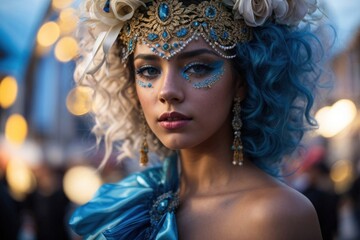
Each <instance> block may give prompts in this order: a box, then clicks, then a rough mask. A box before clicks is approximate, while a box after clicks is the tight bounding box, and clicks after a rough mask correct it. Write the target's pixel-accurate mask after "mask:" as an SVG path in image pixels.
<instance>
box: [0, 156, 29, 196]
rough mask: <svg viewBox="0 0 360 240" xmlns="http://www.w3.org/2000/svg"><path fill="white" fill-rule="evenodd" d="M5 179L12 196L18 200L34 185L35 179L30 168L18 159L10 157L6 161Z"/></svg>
mask: <svg viewBox="0 0 360 240" xmlns="http://www.w3.org/2000/svg"><path fill="white" fill-rule="evenodd" d="M6 180H7V182H8V184H9V187H10V192H11V194H12V196H13V197H14V198H15V199H17V200H19V201H21V200H23V199H24V198H25V196H26V195H27V194H28V193H30V192H32V191H33V190H34V188H35V186H36V179H35V176H34V174H33V173H32V171H31V169H29V168H28V166H27V165H26V164H25V163H24V162H23V161H21V160H19V159H11V160H10V161H9V162H8V164H7V167H6Z"/></svg>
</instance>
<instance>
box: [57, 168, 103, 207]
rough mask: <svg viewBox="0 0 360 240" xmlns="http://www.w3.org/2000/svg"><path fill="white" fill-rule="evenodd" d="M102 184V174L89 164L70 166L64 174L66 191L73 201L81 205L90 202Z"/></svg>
mask: <svg viewBox="0 0 360 240" xmlns="http://www.w3.org/2000/svg"><path fill="white" fill-rule="evenodd" d="M101 184H102V181H101V178H100V176H99V175H98V174H97V172H96V170H95V169H94V168H92V167H89V166H76V167H73V168H70V169H69V170H68V171H67V172H66V173H65V175H64V182H63V186H64V192H65V194H66V196H67V197H68V198H69V199H70V200H71V201H72V202H74V203H76V204H79V205H81V204H84V203H86V202H88V201H89V200H90V199H91V198H92V197H93V196H94V194H95V192H96V191H97V190H98V189H99V187H100V186H101Z"/></svg>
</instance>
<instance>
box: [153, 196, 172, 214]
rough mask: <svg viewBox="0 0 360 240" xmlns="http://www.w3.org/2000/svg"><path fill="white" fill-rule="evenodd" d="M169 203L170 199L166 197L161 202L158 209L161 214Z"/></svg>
mask: <svg viewBox="0 0 360 240" xmlns="http://www.w3.org/2000/svg"><path fill="white" fill-rule="evenodd" d="M168 205H169V199H164V200H162V201H161V202H160V203H159V205H158V206H157V209H156V210H158V212H159V213H160V214H161V213H164V212H165V210H166V209H167V207H168Z"/></svg>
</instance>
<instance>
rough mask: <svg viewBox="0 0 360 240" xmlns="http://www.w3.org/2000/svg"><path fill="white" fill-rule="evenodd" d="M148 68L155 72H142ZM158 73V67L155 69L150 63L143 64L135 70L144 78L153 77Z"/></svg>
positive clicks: (149, 78)
mask: <svg viewBox="0 0 360 240" xmlns="http://www.w3.org/2000/svg"><path fill="white" fill-rule="evenodd" d="M149 70H155V71H156V74H149V73H148V74H144V73H145V72H146V71H149ZM160 73H161V71H160V70H159V69H157V68H156V67H154V66H151V65H144V66H142V67H140V68H139V69H137V70H136V75H138V76H140V77H141V78H143V79H146V80H152V79H155V78H156V77H157V76H158V74H160Z"/></svg>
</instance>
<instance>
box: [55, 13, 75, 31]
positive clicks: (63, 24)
mask: <svg viewBox="0 0 360 240" xmlns="http://www.w3.org/2000/svg"><path fill="white" fill-rule="evenodd" d="M77 22H78V18H77V16H76V12H75V9H73V8H66V9H64V10H62V11H61V12H60V15H59V21H58V24H59V27H60V31H61V33H62V34H69V33H72V32H73V31H74V29H75V28H76V25H77Z"/></svg>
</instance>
